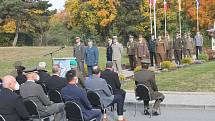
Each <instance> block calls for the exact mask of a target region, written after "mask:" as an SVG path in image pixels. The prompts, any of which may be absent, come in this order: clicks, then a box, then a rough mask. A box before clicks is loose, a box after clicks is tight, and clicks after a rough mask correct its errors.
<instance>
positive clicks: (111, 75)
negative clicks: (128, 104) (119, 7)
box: [101, 61, 126, 103]
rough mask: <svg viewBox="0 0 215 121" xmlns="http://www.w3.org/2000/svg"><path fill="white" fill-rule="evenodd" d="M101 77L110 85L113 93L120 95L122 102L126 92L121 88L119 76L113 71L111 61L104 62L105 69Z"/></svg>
mask: <svg viewBox="0 0 215 121" xmlns="http://www.w3.org/2000/svg"><path fill="white" fill-rule="evenodd" d="M101 78H103V79H104V80H105V81H106V82H107V84H109V85H110V86H111V87H112V89H113V94H114V95H116V94H119V95H121V96H122V99H123V103H124V101H125V94H126V92H125V91H124V90H123V89H121V83H120V80H119V76H118V74H117V73H116V72H114V71H113V63H112V62H111V61H108V62H107V63H106V69H105V71H103V72H102V73H101Z"/></svg>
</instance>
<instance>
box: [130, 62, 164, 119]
mask: <svg viewBox="0 0 215 121" xmlns="http://www.w3.org/2000/svg"><path fill="white" fill-rule="evenodd" d="M141 64H142V71H139V72H136V73H134V79H135V84H136V85H138V84H144V85H145V86H147V87H148V88H149V92H150V96H151V99H152V100H156V101H155V103H154V106H153V115H159V113H158V107H159V105H160V103H161V102H162V101H163V100H164V98H165V97H164V95H163V94H162V93H160V92H158V88H157V85H156V83H155V74H154V73H153V72H151V71H148V67H149V64H150V62H148V61H146V60H145V61H142V62H141ZM144 105H145V106H144V108H145V109H144V113H145V115H149V114H150V113H149V111H148V109H149V101H144Z"/></svg>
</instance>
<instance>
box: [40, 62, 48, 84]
mask: <svg viewBox="0 0 215 121" xmlns="http://www.w3.org/2000/svg"><path fill="white" fill-rule="evenodd" d="M45 68H46V63H45V62H39V64H38V67H37V71H38V75H39V77H40V80H39V81H38V82H37V83H45V82H46V80H47V79H49V77H50V75H49V74H48V72H47V71H46V70H45Z"/></svg>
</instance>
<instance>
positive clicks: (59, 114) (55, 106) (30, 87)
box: [20, 72, 66, 121]
mask: <svg viewBox="0 0 215 121" xmlns="http://www.w3.org/2000/svg"><path fill="white" fill-rule="evenodd" d="M26 77H27V81H26V82H25V83H24V84H22V85H21V87H20V94H21V96H22V97H23V98H24V100H26V99H27V100H32V101H34V102H35V103H36V104H37V107H38V112H39V114H40V115H41V116H42V117H45V116H49V115H54V120H55V121H66V119H65V113H64V103H53V102H51V101H50V100H49V98H48V96H47V95H45V92H44V91H43V88H42V87H41V86H40V85H39V84H37V83H35V81H38V80H39V78H38V75H37V73H35V72H29V73H27V76H26Z"/></svg>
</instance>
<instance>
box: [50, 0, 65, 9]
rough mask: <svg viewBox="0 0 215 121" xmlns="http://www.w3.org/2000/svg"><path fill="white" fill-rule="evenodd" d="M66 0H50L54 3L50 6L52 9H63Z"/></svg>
mask: <svg viewBox="0 0 215 121" xmlns="http://www.w3.org/2000/svg"><path fill="white" fill-rule="evenodd" d="M65 1H66V0H49V3H51V4H52V7H50V8H49V9H50V10H54V9H57V10H63V9H64V5H65Z"/></svg>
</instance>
